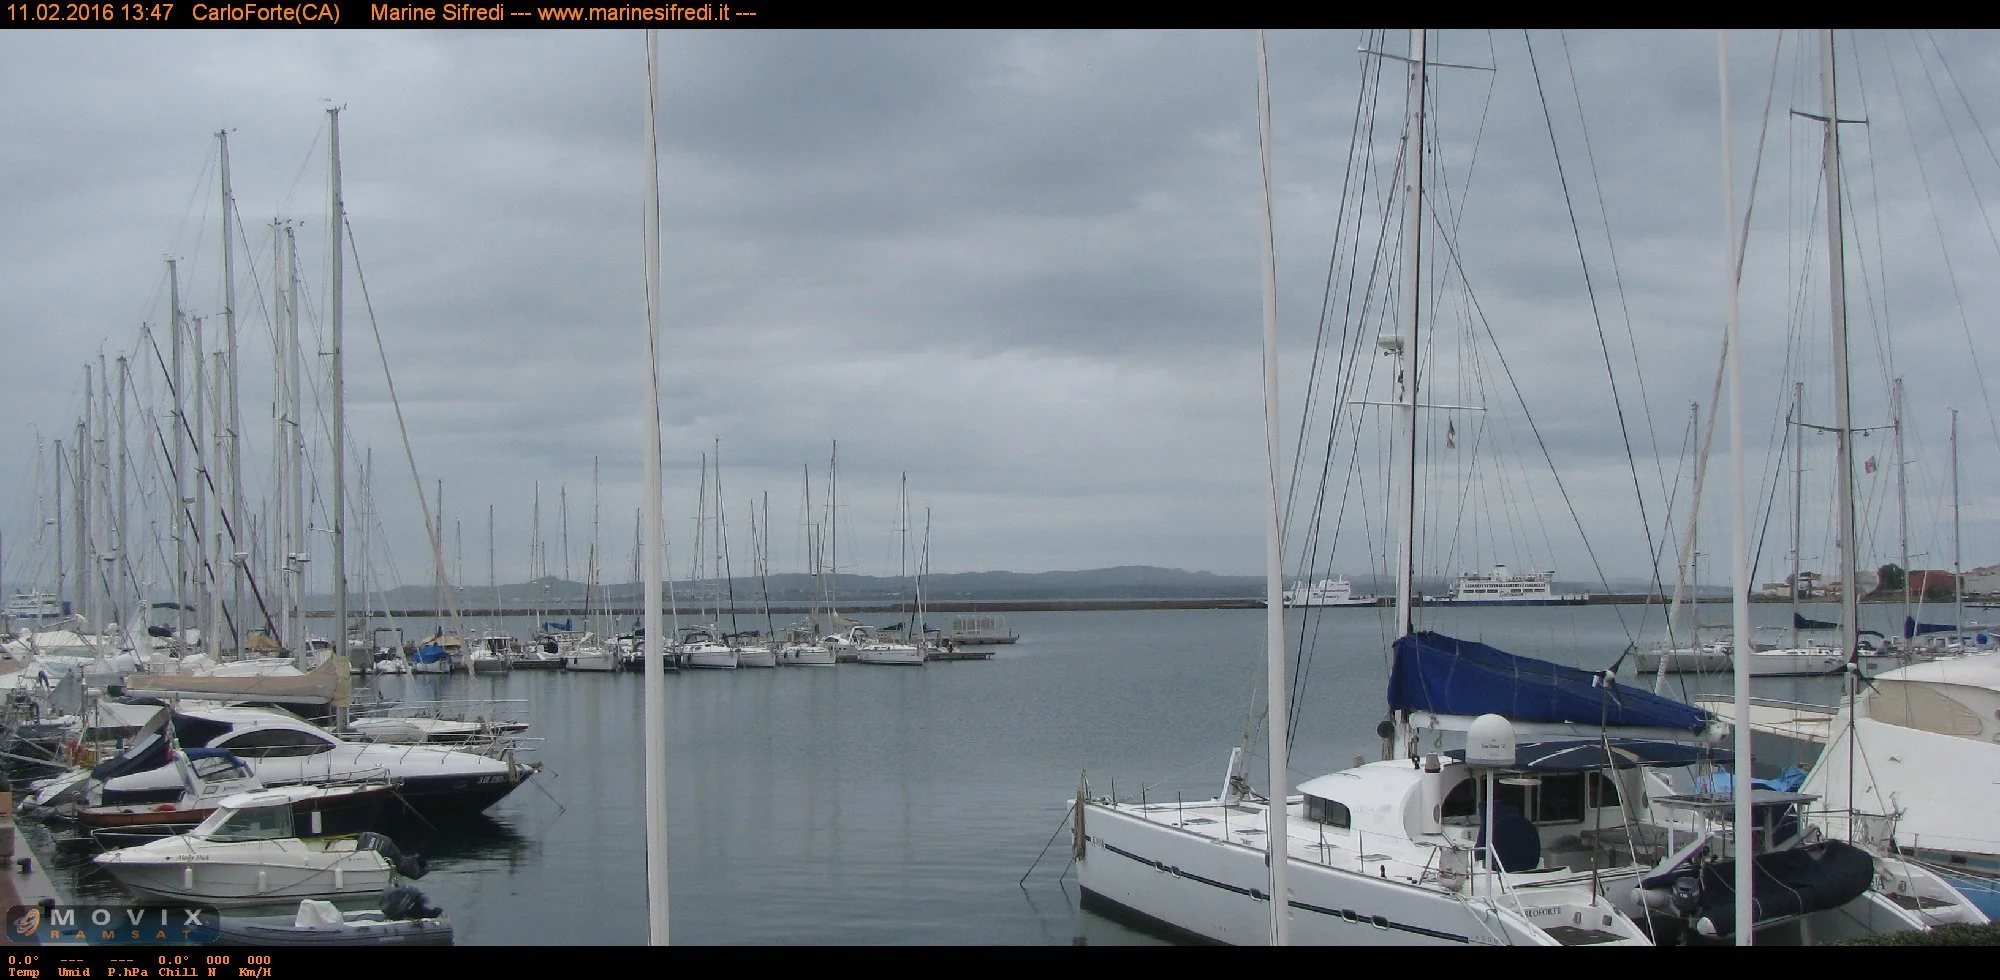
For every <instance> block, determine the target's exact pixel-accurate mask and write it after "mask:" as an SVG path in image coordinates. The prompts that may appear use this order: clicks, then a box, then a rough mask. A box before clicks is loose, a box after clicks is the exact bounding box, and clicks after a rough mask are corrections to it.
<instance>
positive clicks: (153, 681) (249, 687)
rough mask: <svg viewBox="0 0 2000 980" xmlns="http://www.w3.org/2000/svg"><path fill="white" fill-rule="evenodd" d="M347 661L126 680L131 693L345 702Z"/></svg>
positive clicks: (348, 683)
mask: <svg viewBox="0 0 2000 980" xmlns="http://www.w3.org/2000/svg"><path fill="white" fill-rule="evenodd" d="M351 684H352V682H351V680H350V679H349V678H348V673H347V661H346V659H345V658H342V657H328V658H327V659H326V660H324V661H322V662H321V663H320V665H319V666H317V667H314V668H313V669H311V670H309V671H306V672H305V673H303V674H294V675H289V676H286V675H279V674H253V675H248V676H242V677H215V676H213V675H205V674H142V675H138V676H134V677H129V678H127V679H126V681H125V691H126V692H127V693H130V694H182V695H192V696H197V697H208V698H217V699H221V700H229V701H257V702H268V703H272V704H315V705H319V704H330V705H334V706H340V705H345V704H347V702H348V697H349V694H350V691H351Z"/></svg>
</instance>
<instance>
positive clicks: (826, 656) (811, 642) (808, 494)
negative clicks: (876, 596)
mask: <svg viewBox="0 0 2000 980" xmlns="http://www.w3.org/2000/svg"><path fill="white" fill-rule="evenodd" d="M799 506H800V510H801V518H802V520H801V524H802V525H803V526H804V529H805V548H806V565H807V567H809V568H811V569H812V580H813V594H812V610H811V612H809V613H808V614H807V616H806V620H805V622H803V623H798V624H795V625H793V626H792V627H790V628H788V629H787V630H786V631H785V635H786V639H785V642H784V644H783V645H781V646H779V647H778V662H779V663H780V664H783V665H785V666H787V667H832V666H834V665H835V664H836V663H838V661H837V660H836V659H835V658H834V654H833V650H832V648H830V647H828V646H827V645H826V644H825V643H823V642H821V640H820V637H821V636H822V633H821V631H820V609H821V601H822V600H823V599H824V598H825V596H826V571H825V569H824V568H823V567H822V565H821V563H820V548H819V546H820V536H819V528H820V525H817V524H814V523H813V522H812V519H811V512H812V471H811V470H810V469H809V468H808V469H806V470H805V475H804V493H803V494H802V495H801V497H800V503H799Z"/></svg>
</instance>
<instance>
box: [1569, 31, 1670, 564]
mask: <svg viewBox="0 0 2000 980" xmlns="http://www.w3.org/2000/svg"><path fill="white" fill-rule="evenodd" d="M1556 37H1557V38H1558V39H1560V40H1561V41H1562V51H1563V66H1564V68H1566V69H1567V70H1568V73H1569V88H1570V94H1571V95H1572V96H1573V97H1574V99H1575V102H1576V124H1577V127H1578V129H1580V130H1581V131H1582V134H1583V157H1584V160H1585V161H1586V162H1587V163H1588V164H1589V165H1590V183H1591V187H1592V189H1593V190H1595V191H1596V197H1597V214H1598V217H1599V218H1600V219H1602V221H1603V223H1604V250H1605V252H1606V254H1607V256H1608V257H1609V259H1610V260H1611V284H1612V290H1613V292H1615V293H1616V294H1617V296H1618V309H1619V313H1620V315H1621V316H1622V317H1623V319H1624V321H1625V340H1626V343H1627V344H1628V345H1629V346H1630V348H1631V351H1632V377H1633V378H1634V379H1636V381H1637V383H1638V385H1639V406H1640V410H1641V413H1642V414H1643V415H1644V416H1645V419H1646V435H1647V437H1648V438H1649V439H1650V440H1651V441H1652V444H1653V472H1654V475H1655V476H1656V477H1658V479H1659V481H1660V488H1661V493H1662V494H1664V493H1665V492H1666V483H1667V475H1666V471H1665V469H1663V468H1662V467H1661V465H1660V452H1659V450H1660V436H1659V432H1658V431H1657V430H1655V429H1654V428H1653V406H1652V402H1651V400H1650V399H1649V398H1648V397H1647V394H1646V374H1645V372H1644V371H1643V370H1642V369H1641V368H1640V365H1639V338H1638V335H1637V334H1636V333H1635V332H1634V331H1633V329H1632V305H1631V302H1630V300H1629V298H1628V297H1627V296H1626V294H1625V276H1624V273H1623V271H1622V270H1621V269H1620V267H1619V265H1618V244H1617V239H1615V238H1614V237H1612V234H1611V210H1610V208H1608V207H1606V206H1605V203H1604V181H1603V179H1602V178H1600V177H1599V176H1598V174H1597V150H1596V148H1595V147H1594V146H1592V144H1591V142H1590V123H1589V121H1588V120H1587V119H1586V118H1585V116H1584V112H1583V89H1582V88H1581V87H1579V86H1578V85H1577V83H1576V62H1575V60H1574V59H1572V58H1571V57H1570V53H1569V33H1568V32H1567V31H1560V30H1559V31H1557V32H1556ZM1662 546H1663V547H1664V540H1663V541H1662Z"/></svg>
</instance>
